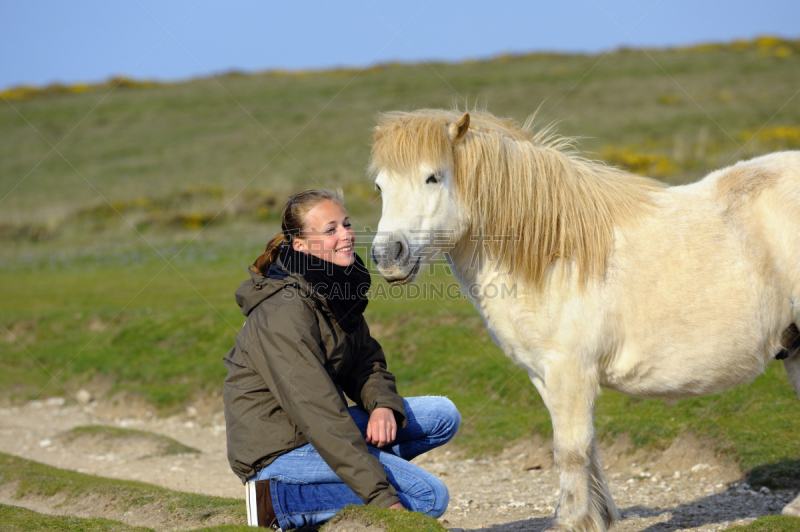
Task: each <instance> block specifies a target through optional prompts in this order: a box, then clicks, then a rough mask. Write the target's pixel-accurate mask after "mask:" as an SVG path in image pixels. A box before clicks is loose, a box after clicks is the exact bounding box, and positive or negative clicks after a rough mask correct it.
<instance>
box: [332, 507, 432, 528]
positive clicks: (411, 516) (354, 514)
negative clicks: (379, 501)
mask: <svg viewBox="0 0 800 532" xmlns="http://www.w3.org/2000/svg"><path fill="white" fill-rule="evenodd" d="M343 523H358V524H363V525H367V526H368V525H375V526H378V527H381V528H383V529H384V530H385V531H386V532H407V531H408V532H410V531H415V532H446V531H447V529H446V528H445V527H443V526H442V525H441V524H440V523H439V521H437V520H436V519H434V518H432V517H427V516H425V515H422V514H420V513H416V512H405V511H400V510H390V509H389V508H377V507H374V506H346V507H345V508H344V509H343V510H342V511H341V512H339V513H338V514H336V516H335V517H334V518H333V519H331V520H330V521H328V522H327V523H326V524H325V525H323V527H322V528H321V529H320V532H325V531H326V530H330V529H332V528H333V527H334V526H336V527H337V528H339V529H340V530H341V529H345V530H346V527H343V526H342V525H343Z"/></svg>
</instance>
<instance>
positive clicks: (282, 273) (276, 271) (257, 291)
mask: <svg viewBox="0 0 800 532" xmlns="http://www.w3.org/2000/svg"><path fill="white" fill-rule="evenodd" d="M248 271H249V270H248ZM249 273H250V279H248V280H247V281H244V282H243V283H242V284H241V285H239V289H238V290H236V304H237V305H239V308H241V309H242V314H244V315H245V316H249V315H250V313H251V312H252V311H253V309H254V308H256V307H257V306H258V305H259V303H261V302H262V301H264V300H265V299H269V298H270V297H272V296H273V295H275V294H276V293H278V292H280V291H281V290H283V289H284V288H285V287H286V286H294V287H295V288H298V289H302V290H304V291H306V292H308V290H307V288H308V281H306V279H305V278H304V277H303V276H301V275H296V274H293V273H290V272H288V271H286V270H284V269H283V267H282V266H281V264H280V260H279V261H277V262H275V263H273V264H272V265H271V266H270V267H269V272H268V273H267V276H266V277H264V276H263V275H261V274H260V273H254V272H252V271H249Z"/></svg>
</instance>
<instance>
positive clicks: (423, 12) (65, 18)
mask: <svg viewBox="0 0 800 532" xmlns="http://www.w3.org/2000/svg"><path fill="white" fill-rule="evenodd" d="M0 6H2V10H0V13H1V14H2V17H0V47H1V48H0V49H1V50H2V52H1V53H0V88H5V87H10V86H16V85H22V84H26V85H37V86H41V85H46V84H49V83H53V82H59V83H75V82H98V81H103V80H106V79H108V78H109V77H111V76H114V75H126V76H129V77H132V78H135V79H157V80H180V79H186V78H191V77H198V76H207V75H210V74H215V73H222V72H226V71H231V70H240V71H245V72H253V71H262V70H272V69H279V68H280V69H290V70H295V69H310V68H313V69H319V68H329V67H336V66H357V67H360V66H366V65H370V64H374V63H385V62H389V61H403V62H420V61H433V60H437V61H441V60H443V61H461V60H464V59H480V58H487V57H492V56H495V55H498V54H501V53H507V52H510V53H520V52H532V51H564V52H591V53H597V52H602V51H605V50H609V49H614V48H618V47H620V46H628V47H633V48H636V47H639V46H642V47H663V46H674V45H682V44H692V43H698V42H709V41H729V40H733V39H737V38H753V37H755V36H757V35H764V34H770V35H777V36H781V37H787V38H794V39H796V38H800V2H798V1H797V0H759V1H750V0H747V1H731V0H726V1H722V0H709V1H703V0H693V1H687V0H637V1H628V0H624V1H608V0H566V1H560V2H559V1H555V0H550V1H548V2H542V1H527V2H523V1H516V2H511V1H502V0H498V1H495V2H487V1H476V0H464V1H460V2H453V1H443V0H403V1H398V0H391V1H379V0H368V1H346V0H344V1H341V2H334V1H325V2H322V1H308V2H287V1H283V2H275V1H267V0H261V1H255V0H227V1H223V0H168V1H164V0H112V1H109V0H104V1H93V0H86V1H81V0H76V1H74V2H56V1H52V0H51V1H40V0H29V1H26V2H19V1H15V2H11V1H7V0H2V1H0Z"/></svg>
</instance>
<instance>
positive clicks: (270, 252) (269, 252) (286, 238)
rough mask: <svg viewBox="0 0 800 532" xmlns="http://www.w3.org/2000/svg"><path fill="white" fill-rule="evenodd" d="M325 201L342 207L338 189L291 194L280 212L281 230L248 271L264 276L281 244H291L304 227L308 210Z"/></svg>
mask: <svg viewBox="0 0 800 532" xmlns="http://www.w3.org/2000/svg"><path fill="white" fill-rule="evenodd" d="M325 201H334V202H336V203H338V204H339V205H341V206H342V207H344V199H343V198H342V194H341V192H339V191H336V192H332V191H330V190H314V189H311V190H305V191H303V192H300V193H298V194H295V195H294V196H292V197H291V199H289V201H288V202H287V203H286V206H285V207H284V208H283V214H281V232H280V233H278V234H276V235H275V236H273V237H272V238H270V239H269V242H267V246H266V247H265V248H264V253H262V254H261V255H260V256H259V257H258V258H257V259H256V260H255V262H254V263H253V265H252V266H250V271H251V272H253V273H257V274H260V275H263V276H264V277H266V276H267V272H268V271H269V267H270V266H271V265H272V264H273V263H274V262H275V261H276V260H277V259H278V255H280V253H281V245H282V244H286V245H291V243H292V240H294V239H295V238H297V237H298V236H299V235H300V234H301V233H302V232H303V230H304V229H305V226H306V215H307V214H308V212H309V211H310V210H311V209H313V208H314V207H316V206H317V205H319V204H320V203H323V202H325Z"/></svg>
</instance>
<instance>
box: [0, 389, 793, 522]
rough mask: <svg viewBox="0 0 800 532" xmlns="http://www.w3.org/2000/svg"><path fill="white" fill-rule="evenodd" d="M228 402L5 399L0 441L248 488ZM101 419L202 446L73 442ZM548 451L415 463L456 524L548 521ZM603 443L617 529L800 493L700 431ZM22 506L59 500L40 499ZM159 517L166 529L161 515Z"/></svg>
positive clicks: (34, 452) (51, 459) (109, 468)
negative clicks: (74, 434) (650, 442)
mask: <svg viewBox="0 0 800 532" xmlns="http://www.w3.org/2000/svg"><path fill="white" fill-rule="evenodd" d="M220 407H221V405H218V404H217V403H216V402H215V401H212V402H211V403H208V404H203V405H198V406H197V407H196V408H189V409H187V412H186V413H184V414H182V415H179V416H174V417H170V418H157V417H155V416H154V415H152V414H151V413H149V412H147V411H146V409H145V408H144V407H141V406H137V405H136V404H135V402H130V401H125V400H118V401H117V403H116V404H97V403H92V404H89V405H88V406H86V407H83V406H80V405H76V404H71V405H65V404H64V402H63V400H61V399H58V398H55V399H50V400H47V401H43V402H39V401H34V402H31V403H28V404H26V405H25V406H23V407H11V406H7V407H5V408H0V451H2V452H5V453H9V454H13V455H16V456H21V457H24V458H27V459H31V460H36V461H39V462H43V463H45V464H49V465H53V466H57V467H61V468H67V469H73V470H76V471H79V472H82V473H87V474H91V475H99V476H104V477H112V478H120V479H131V480H140V481H143V482H148V483H151V484H157V485H160V486H164V487H167V488H171V489H175V490H182V491H192V492H197V493H204V494H208V495H218V496H225V497H236V498H242V499H243V498H244V491H243V487H242V485H241V483H240V482H239V480H238V479H237V478H236V477H235V476H234V475H233V473H232V472H231V471H230V469H229V467H228V463H227V460H226V457H225V423H224V419H223V417H222V413H221V412H220ZM96 424H103V425H112V426H117V427H125V428H132V429H138V430H143V431H148V432H152V433H155V434H161V435H164V436H168V437H170V438H173V439H175V440H178V441H179V442H181V443H183V444H185V445H188V446H190V447H194V448H196V449H198V450H199V451H201V452H200V453H198V454H182V455H172V456H153V454H154V453H153V452H152V451H153V444H152V443H148V442H147V441H142V442H137V441H134V440H127V441H126V442H125V443H124V444H123V445H118V444H117V445H113V444H112V443H113V442H112V443H109V441H107V440H103V439H102V438H101V439H97V440H91V439H86V438H82V439H80V440H75V441H70V440H69V439H68V438H65V437H64V433H65V431H68V430H70V429H72V428H73V427H76V426H82V425H96ZM550 453H551V449H550V448H549V446H548V445H547V444H542V443H534V442H530V441H529V442H524V443H520V444H517V445H515V446H513V447H512V448H509V449H506V450H505V451H504V452H503V453H501V454H499V455H497V456H492V457H490V458H486V459H477V460H476V459H465V458H463V457H462V456H461V454H460V453H459V452H458V451H457V450H454V449H453V448H452V447H444V448H442V449H437V450H436V451H434V452H433V453H429V454H428V455H425V456H422V457H420V458H418V459H417V460H416V462H415V463H417V464H419V465H421V466H422V467H424V468H426V469H428V470H430V471H431V472H433V473H435V474H437V475H439V476H440V477H441V478H442V479H443V480H444V482H445V483H446V484H447V486H448V488H449V490H450V507H449V509H448V511H447V513H446V514H445V515H444V516H443V517H442V518H441V519H440V521H442V523H443V524H444V525H445V526H446V527H448V528H451V529H463V530H489V529H491V530H492V531H493V532H511V531H516V530H526V531H535V532H538V531H539V530H541V529H542V528H543V527H544V526H545V525H546V524H547V522H548V521H549V519H550V518H551V517H552V515H553V512H554V509H555V506H556V503H557V493H558V491H557V488H558V475H557V472H556V470H555V469H554V468H553V463H552V458H551V454H550ZM601 454H602V455H603V458H604V460H605V464H606V467H607V469H608V471H607V475H608V478H609V481H610V486H611V492H612V494H613V495H614V499H615V501H616V503H617V506H618V507H619V508H620V513H621V516H622V521H621V522H620V523H619V524H618V525H617V526H616V527H615V528H614V531H615V532H634V531H636V532H639V531H646V532H658V531H667V530H669V531H673V530H693V531H712V530H724V529H725V528H727V527H729V526H733V525H737V524H745V523H748V522H750V521H752V520H753V519H754V518H756V517H758V516H762V515H769V514H775V513H780V511H781V509H782V508H783V506H784V505H786V504H787V503H788V502H789V501H790V500H792V499H793V498H794V496H795V495H797V494H796V493H793V492H788V491H781V492H769V491H766V490H764V491H763V492H755V491H753V490H750V489H749V486H747V485H744V484H743V483H742V481H741V478H740V477H741V474H740V473H739V471H738V469H737V468H736V467H735V466H734V465H733V464H730V463H727V462H725V461H723V460H720V459H719V458H718V457H716V456H714V453H713V452H712V451H710V450H709V449H708V446H705V445H703V442H699V441H697V440H694V439H683V440H681V441H678V442H676V444H674V445H673V446H672V447H671V448H670V449H668V450H667V451H665V452H662V453H658V454H655V453H650V454H647V453H643V452H641V451H640V452H636V453H630V446H629V445H627V444H626V443H625V442H624V441H619V442H616V443H615V444H614V445H611V446H605V447H604V448H603V449H601ZM148 455H149V456H148ZM0 503H5V504H17V505H20V501H15V500H14V499H13V498H12V497H11V495H10V493H9V492H8V490H0ZM243 504H244V502H243ZM24 505H25V506H27V507H29V508H31V509H34V510H37V511H45V512H46V511H51V510H52V509H51V508H48V505H46V504H40V503H38V502H36V501H35V500H34V501H27V502H26V503H25V504H24ZM120 520H123V521H124V520H125V518H124V516H123V517H122V518H120ZM149 526H153V527H155V528H159V527H158V525H157V523H156V524H152V523H151V524H150V525H149ZM165 528H171V527H165Z"/></svg>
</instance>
